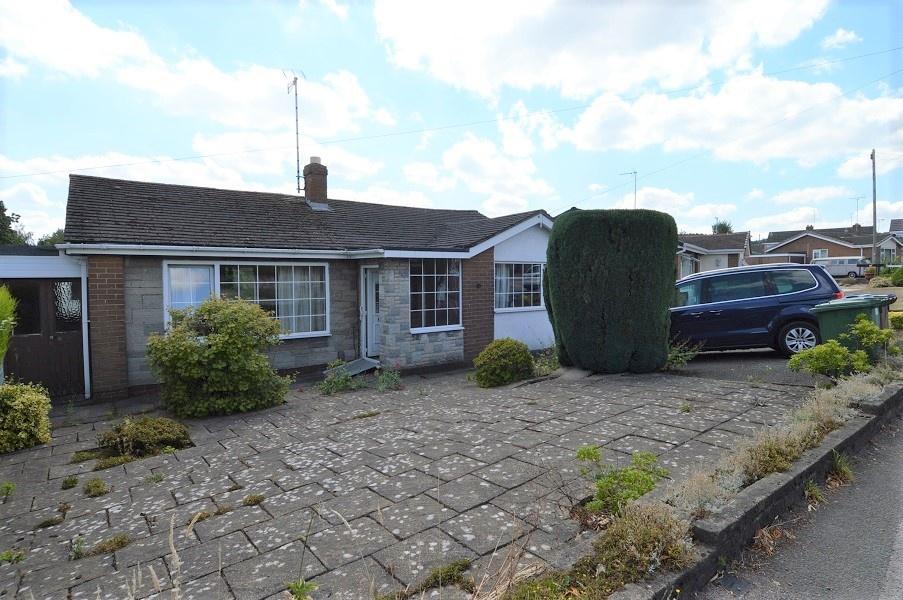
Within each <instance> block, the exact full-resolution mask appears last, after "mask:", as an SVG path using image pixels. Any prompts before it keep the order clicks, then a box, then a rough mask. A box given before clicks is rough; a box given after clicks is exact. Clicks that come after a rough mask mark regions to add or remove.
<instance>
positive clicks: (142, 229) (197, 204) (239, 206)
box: [65, 175, 548, 250]
mask: <svg viewBox="0 0 903 600" xmlns="http://www.w3.org/2000/svg"><path fill="white" fill-rule="evenodd" d="M327 204H328V206H329V210H327V211H322V210H312V209H311V207H310V206H308V204H307V203H306V202H305V201H304V199H303V198H301V197H298V196H293V195H288V194H274V193H261V192H247V191H237V190H223V189H216V188H204V187H193V186H186V185H171V184H163V183H147V182H140V181H127V180H121V179H106V178H103V177H89V176H85V175H70V176H69V201H68V204H67V206H66V234H65V240H66V241H67V242H73V243H119V244H149V245H176V246H219V247H245V248H286V249H288V248H292V249H310V250H361V249H372V248H382V249H386V250H464V249H468V248H470V247H472V246H474V245H476V244H478V243H480V242H482V241H485V240H487V239H489V238H491V237H492V236H494V235H496V234H498V233H500V232H502V231H504V230H505V229H508V228H509V227H512V226H513V225H516V224H517V223H520V222H521V221H524V220H526V219H528V218H530V217H533V216H535V215H537V214H545V211H541V210H540V211H530V212H524V213H519V214H516V215H507V216H503V217H497V218H494V219H490V218H489V217H487V216H485V215H483V214H481V213H479V212H477V211H475V210H446V209H427V208H412V207H407V206H389V205H385V204H374V203H369V202H351V201H348V200H332V199H330V200H328V201H327ZM546 216H548V215H546Z"/></svg>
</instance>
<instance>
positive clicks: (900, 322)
mask: <svg viewBox="0 0 903 600" xmlns="http://www.w3.org/2000/svg"><path fill="white" fill-rule="evenodd" d="M890 326H891V327H893V328H894V329H903V312H892V313H890Z"/></svg>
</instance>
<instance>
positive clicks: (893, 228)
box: [889, 219, 903, 235]
mask: <svg viewBox="0 0 903 600" xmlns="http://www.w3.org/2000/svg"><path fill="white" fill-rule="evenodd" d="M889 229H890V233H892V234H894V235H903V219H891V220H890V227H889Z"/></svg>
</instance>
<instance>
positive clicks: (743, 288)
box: [702, 273, 766, 302]
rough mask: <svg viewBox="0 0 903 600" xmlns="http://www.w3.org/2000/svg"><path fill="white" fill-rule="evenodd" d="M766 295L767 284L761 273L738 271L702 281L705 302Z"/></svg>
mask: <svg viewBox="0 0 903 600" xmlns="http://www.w3.org/2000/svg"><path fill="white" fill-rule="evenodd" d="M764 295H766V294H765V286H764V284H763V283H762V274H761V273H738V274H736V275H725V276H723V277H712V278H711V279H706V280H704V281H703V282H702V297H703V300H704V301H705V302H727V301H730V300H743V299H745V298H757V297H759V296H764Z"/></svg>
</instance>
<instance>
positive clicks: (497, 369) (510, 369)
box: [473, 338, 533, 388]
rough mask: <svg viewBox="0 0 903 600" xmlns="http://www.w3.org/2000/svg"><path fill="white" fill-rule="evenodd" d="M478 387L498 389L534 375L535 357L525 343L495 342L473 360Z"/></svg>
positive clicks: (511, 341)
mask: <svg viewBox="0 0 903 600" xmlns="http://www.w3.org/2000/svg"><path fill="white" fill-rule="evenodd" d="M473 366H475V367H476V368H477V374H476V379H477V385H479V386H480V387H484V388H488V387H496V386H499V385H506V384H509V383H512V382H514V381H518V380H520V379H527V378H528V377H530V376H532V375H533V355H532V354H530V349H529V348H527V345H526V344H525V343H523V342H519V341H517V340H514V339H511V338H503V339H500V340H495V341H494V342H492V343H490V344H489V345H488V346H486V347H485V348H484V349H483V351H482V352H480V354H479V355H477V357H476V358H475V359H474V360H473Z"/></svg>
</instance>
